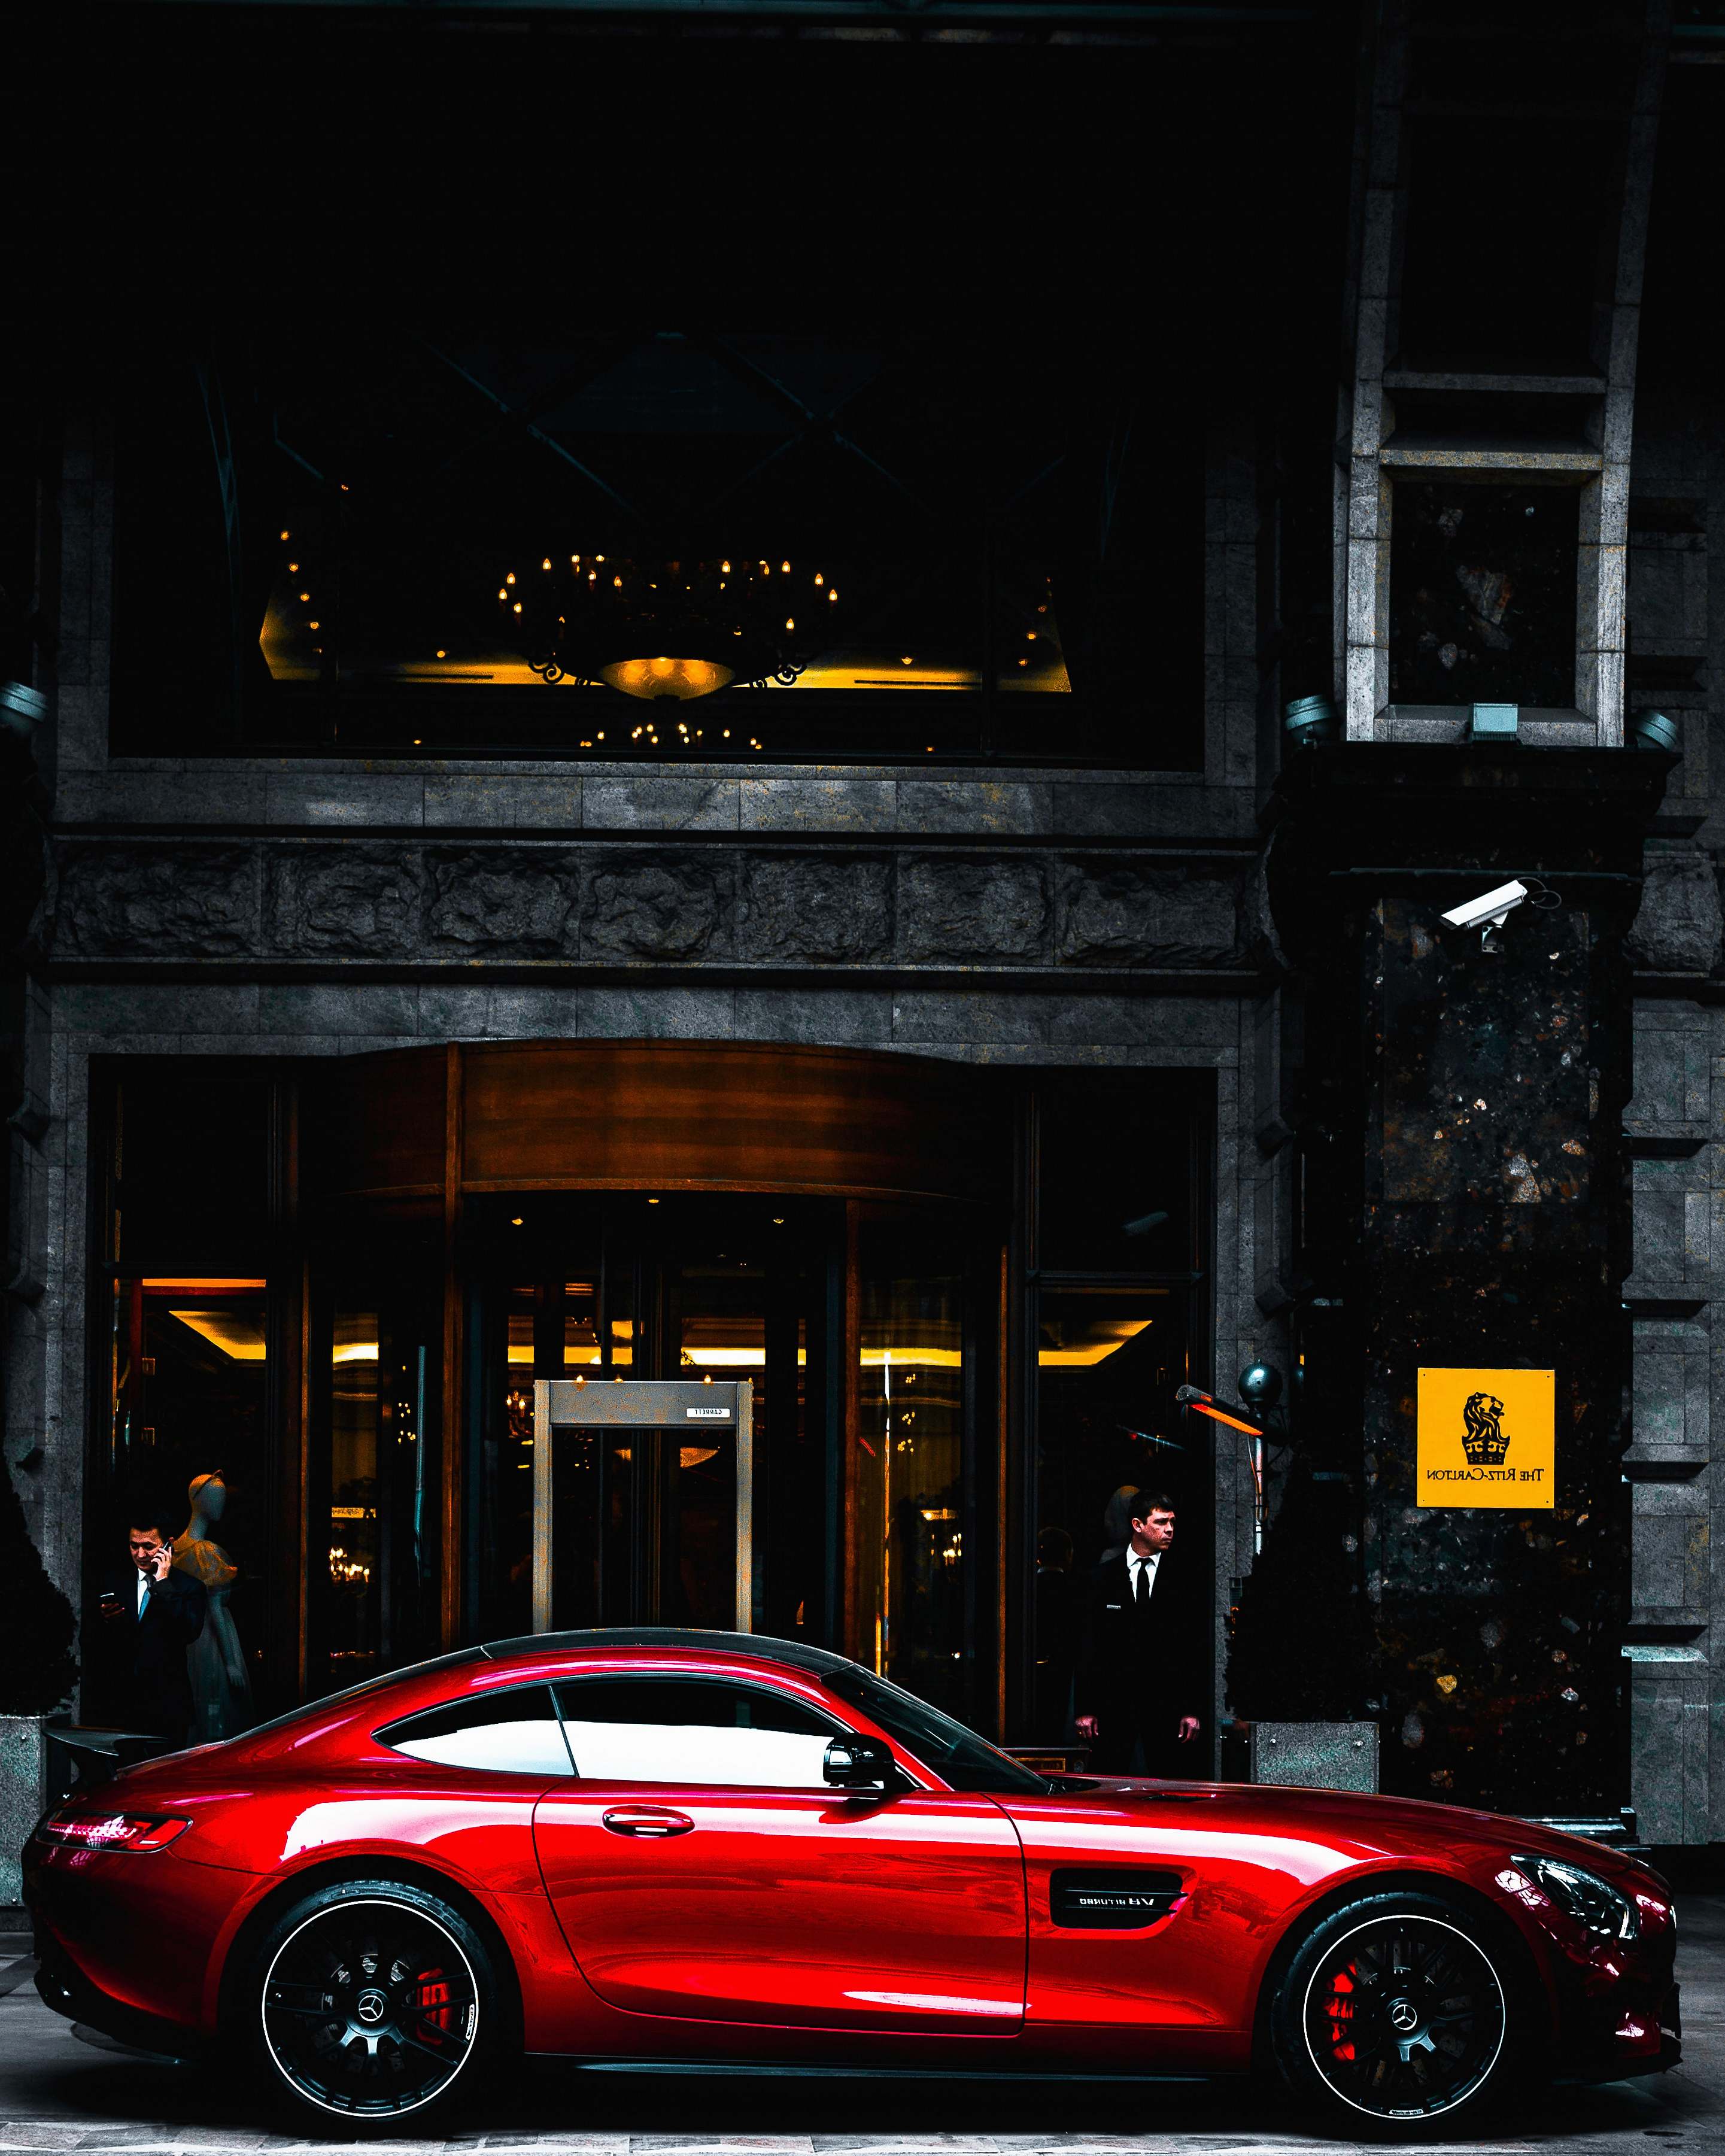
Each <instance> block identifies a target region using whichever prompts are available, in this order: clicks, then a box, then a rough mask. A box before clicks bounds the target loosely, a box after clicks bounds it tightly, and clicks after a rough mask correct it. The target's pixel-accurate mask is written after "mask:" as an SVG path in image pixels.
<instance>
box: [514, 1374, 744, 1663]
mask: <svg viewBox="0 0 1725 2156" xmlns="http://www.w3.org/2000/svg"><path fill="white" fill-rule="evenodd" d="M753 1406H754V1387H753V1385H752V1383H751V1382H750V1381H749V1380H748V1379H747V1378H742V1379H740V1380H738V1381H737V1382H735V1383H725V1384H721V1383H716V1382H715V1381H714V1380H713V1379H711V1378H706V1379H701V1380H698V1381H686V1380H679V1379H672V1380H668V1381H663V1382H655V1381H654V1380H651V1379H640V1378H635V1379H630V1378H610V1379H608V1380H606V1379H603V1378H601V1379H595V1380H594V1381H593V1382H591V1383H590V1382H589V1381H588V1379H587V1378H584V1377H578V1378H540V1379H538V1380H536V1383H535V1384H534V1387H533V1543H532V1549H533V1630H535V1631H536V1632H551V1631H568V1630H576V1629H578V1628H581V1627H584V1626H588V1625H694V1626H698V1627H701V1628H702V1629H706V1630H718V1631H732V1630H734V1631H738V1632H750V1631H752V1630H754V1629H755V1607H754V1603H755V1593H754V1562H753V1532H754V1521H753V1509H754V1507H753V1496H754V1430H753V1419H752V1418H753Z"/></svg>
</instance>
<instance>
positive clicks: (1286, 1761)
mask: <svg viewBox="0 0 1725 2156" xmlns="http://www.w3.org/2000/svg"><path fill="white" fill-rule="evenodd" d="M1250 1756H1251V1771H1252V1779H1253V1780H1254V1781H1255V1782H1266V1783H1279V1784H1281V1785H1282V1786H1284V1787H1291V1788H1294V1789H1360V1790H1363V1791H1365V1792H1367V1793H1368V1794H1375V1793H1376V1791H1377V1788H1378V1725H1377V1723H1376V1722H1254V1723H1253V1724H1252V1729H1251V1754H1250Z"/></svg>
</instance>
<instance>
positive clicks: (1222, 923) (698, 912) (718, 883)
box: [53, 834, 1718, 969]
mask: <svg viewBox="0 0 1725 2156" xmlns="http://www.w3.org/2000/svg"><path fill="white" fill-rule="evenodd" d="M1237 882H1238V879H1237V878H1236V877H1235V876H1232V875H1226V874H1222V875H1218V874H1216V873H1214V872H1213V871H1209V870H1204V871H1201V872H1195V873H1194V872H1190V871H1189V870H1187V869H1186V868H1185V867H1183V866H1181V865H1158V863H1157V862H1156V861H1154V860H1145V859H1142V858H1135V857H1132V856H1127V857H1122V856H1120V855H1115V854H1106V855H1097V856H1095V857H1091V856H1086V855H1070V856H1067V857H1065V858H1062V857H1060V856H1059V855H1055V854H1054V853H1053V852H1052V851H1051V850H1050V851H1049V852H1043V851H1041V850H1024V851H1022V852H1017V851H1012V852H1009V851H999V852H995V851H989V852H983V851H980V850H978V851H974V852H971V851H965V850H960V849H957V848H952V849H947V848H944V847H943V848H942V850H939V851H937V852H936V851H929V852H926V853H925V852H921V851H911V850H904V851H901V852H899V853H898V854H896V855H892V854H889V853H888V852H886V851H885V850H867V851H864V850H850V849H848V848H845V847H842V846H833V847H816V846H809V847H797V848H786V849H783V850H780V849H778V848H776V847H768V846H758V845H756V846H751V845H749V844H742V845H737V844H716V843H713V842H711V841H708V842H706V843H703V842H701V840H699V839H685V838H680V837H677V836H675V835H669V834H668V835H667V836H665V838H663V839H654V840H647V839H643V840H642V841H641V842H640V843H639V844H609V845H608V844H598V845H594V844H583V845H565V844H546V845H533V844H520V843H507V844H486V843H485V841H483V840H480V839H472V840H467V841H465V842H464V843H461V844H424V842H423V841H417V840H406V841H404V842H403V843H402V844H399V845H388V844H383V843H382V842H380V841H379V840H377V839H375V838H371V839H364V840H358V839H356V840H354V841H353V842H352V843H348V844H343V843H342V842H341V841H340V840H339V839H331V840H324V839H317V840H315V841H312V842H311V843H303V842H302V843H296V844H283V843H281V842H280V841H276V842H273V843H272V842H271V841H270V840H269V839H256V840H249V841H242V840H238V839H236V840H233V841H229V842H228V843H225V844H212V843H207V842H198V841H190V842H187V841H184V840H174V839H162V840H160V841H155V842H151V841H146V840H142V839H128V840H127V841H126V842H124V843H116V844H108V843H105V842H100V841H92V840H89V839H77V840H74V841H70V842H68V843H67V844H64V846H63V847H62V849H61V850H60V854H59V905H58V907H57V909H56V925H55V927H54V943H53V954H54V955H55V956H58V957H63V958H73V959H80V958H97V957H100V958H126V959H136V960H139V961H141V962H147V961H149V960H151V959H158V958H165V957H171V958H187V957H208V958H221V959H228V960H233V959H256V960H258V961H259V962H264V963H269V964H272V965H280V964H291V963H293V962H295V961H296V960H297V961H303V962H305V963H307V964H315V963H324V964H327V963H328V962H331V961H332V960H334V961H341V960H346V959H352V960H353V961H354V962H357V963H363V962H367V961H368V960H370V961H376V960H388V961H390V962H394V963H397V964H412V963H415V962H420V963H425V964H433V965H434V964H437V963H439V962H443V963H445V964H447V963H448V962H449V961H450V960H452V959H455V960H460V961H463V962H465V961H470V960H475V959H482V960H483V959H490V960H496V961H498V962H508V961H511V960H516V961H521V962H531V961H533V960H541V961H543V960H561V961H562V962H565V963H581V964H585V965H590V966H599V967H603V966H608V965H616V966H637V965H653V964H660V965H715V964H738V963H740V964H743V965H750V964H753V965H761V966H814V967H824V966H831V967H845V966H865V967H872V966H891V965H893V964H895V963H896V964H899V965H904V966H917V967H922V966H929V965H933V966H957V967H963V968H983V969H987V968H1023V967H1045V966H1049V965H1059V966H1060V967H1062V968H1081V967H1084V968H1122V967H1156V968H1168V967H1179V966H1214V965H1219V964H1224V963H1227V962H1240V956H1241V952H1242V950H1243V949H1244V947H1245V941H1246V939H1247V937H1248V935H1249V933H1250V932H1249V931H1245V930H1242V928H1241V927H1240V921H1239V917H1238V916H1239V903H1240V901H1239V892H1238V890H1237V888H1236V885H1237ZM1685 888H1686V886H1685ZM1698 903H1699V901H1697V906H1698ZM1715 905H1716V906H1717V899H1716V900H1715ZM1695 910H1696V908H1695V907H1692V911H1695ZM1645 917H1646V916H1645V914H1644V920H1645ZM1717 932H1718V931H1717V914H1715V916H1714V928H1713V933H1714V937H1715V939H1716V940H1717ZM1260 940H1261V939H1260ZM1666 962H1667V963H1669V962H1671V961H1670V960H1666Z"/></svg>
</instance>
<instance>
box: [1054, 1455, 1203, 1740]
mask: <svg viewBox="0 0 1725 2156" xmlns="http://www.w3.org/2000/svg"><path fill="white" fill-rule="evenodd" d="M1173 1540H1174V1502H1173V1498H1172V1497H1169V1496H1166V1495H1165V1494H1163V1492H1161V1491H1142V1492H1141V1493H1140V1494H1139V1495H1138V1496H1137V1498H1136V1499H1135V1500H1134V1501H1133V1505H1132V1539H1131V1541H1130V1542H1129V1543H1127V1547H1126V1548H1125V1549H1124V1550H1122V1551H1121V1552H1120V1553H1119V1554H1118V1555H1117V1556H1115V1557H1112V1558H1105V1559H1104V1561H1103V1562H1102V1563H1101V1564H1100V1565H1098V1566H1097V1568H1096V1572H1095V1573H1094V1574H1093V1575H1092V1582H1091V1597H1090V1608H1089V1613H1088V1622H1087V1624H1086V1630H1085V1651H1084V1656H1083V1660H1082V1662H1081V1666H1080V1669H1079V1673H1078V1706H1079V1712H1078V1716H1077V1720H1076V1725H1075V1726H1076V1729H1077V1732H1078V1734H1079V1736H1080V1737H1081V1738H1083V1739H1084V1740H1085V1741H1086V1743H1089V1744H1090V1745H1091V1747H1092V1750H1091V1762H1090V1763H1091V1772H1092V1773H1094V1774H1159V1775H1166V1776H1172V1777H1177V1778H1178V1777H1181V1776H1185V1777H1191V1776H1194V1775H1199V1774H1203V1773H1204V1770H1205V1766H1206V1764H1207V1762H1206V1761H1205V1760H1204V1758H1202V1757H1201V1755H1200V1753H1199V1747H1198V1743H1197V1738H1198V1733H1199V1729H1200V1727H1202V1723H1201V1721H1200V1718H1199V1712H1198V1708H1199V1698H1198V1673H1199V1668H1200V1666H1201V1661H1200V1655H1199V1634H1198V1624H1197V1603H1196V1598H1195V1597H1194V1594H1192V1592H1191V1589H1190V1587H1189V1583H1188V1581H1187V1579H1186V1578H1185V1575H1184V1573H1183V1570H1182V1568H1181V1563H1180V1560H1179V1559H1178V1558H1176V1557H1174V1556H1173V1554H1172V1552H1173Z"/></svg>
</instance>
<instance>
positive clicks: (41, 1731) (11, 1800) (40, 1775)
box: [0, 1714, 48, 1908]
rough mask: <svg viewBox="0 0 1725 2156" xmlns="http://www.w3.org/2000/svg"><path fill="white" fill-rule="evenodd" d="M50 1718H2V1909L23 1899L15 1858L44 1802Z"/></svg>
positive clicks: (0, 1853)
mask: <svg viewBox="0 0 1725 2156" xmlns="http://www.w3.org/2000/svg"><path fill="white" fill-rule="evenodd" d="M47 1728H48V1717H47V1716H46V1715H44V1714H0V1908H15V1907H17V1906H18V1903H19V1902H21V1901H22V1900H23V1891H24V1889H23V1876H22V1873H21V1870H20V1865H19V1858H20V1856H21V1854H22V1851H23V1845H24V1840H25V1837H26V1836H27V1835H28V1833H29V1831H30V1830H31V1828H32V1827H33V1826H34V1825H35V1824H36V1822H37V1820H39V1819H40V1818H41V1816H42V1814H43V1811H44V1809H45V1808H46V1805H47V1803H48V1798H47V1794H46V1792H47V1787H48V1771H47V1764H46V1762H47V1758H48V1738H47V1735H46V1732H47Z"/></svg>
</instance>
